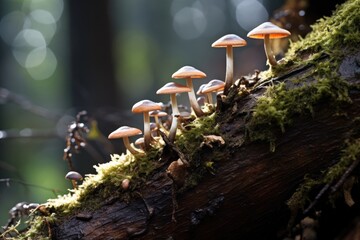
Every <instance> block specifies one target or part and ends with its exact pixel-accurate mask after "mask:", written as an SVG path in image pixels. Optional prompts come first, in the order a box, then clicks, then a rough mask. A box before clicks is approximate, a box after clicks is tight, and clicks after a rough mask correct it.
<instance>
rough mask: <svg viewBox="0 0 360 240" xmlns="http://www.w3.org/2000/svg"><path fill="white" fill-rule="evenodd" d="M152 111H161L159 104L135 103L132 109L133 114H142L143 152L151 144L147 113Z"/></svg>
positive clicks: (147, 101) (148, 102) (148, 101)
mask: <svg viewBox="0 0 360 240" xmlns="http://www.w3.org/2000/svg"><path fill="white" fill-rule="evenodd" d="M154 110H161V104H159V103H155V102H153V101H150V100H142V101H140V102H137V103H135V104H134V106H133V107H132V112H133V113H143V115H144V140H145V150H147V149H148V148H149V147H150V142H151V139H152V138H151V132H150V116H149V112H151V111H154Z"/></svg>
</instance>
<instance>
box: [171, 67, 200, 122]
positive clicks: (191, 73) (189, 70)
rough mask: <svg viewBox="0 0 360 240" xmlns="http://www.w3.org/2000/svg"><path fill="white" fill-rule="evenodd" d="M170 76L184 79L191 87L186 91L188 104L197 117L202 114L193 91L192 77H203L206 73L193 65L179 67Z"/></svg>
mask: <svg viewBox="0 0 360 240" xmlns="http://www.w3.org/2000/svg"><path fill="white" fill-rule="evenodd" d="M171 77H172V78H174V79H179V78H185V79H186V85H187V86H188V87H189V88H190V89H191V91H190V92H188V94H189V100H190V105H191V107H192V109H193V110H194V112H195V115H196V116H197V117H201V116H203V115H204V112H203V111H202V110H201V108H200V106H199V104H198V103H197V101H196V96H195V91H194V87H193V82H192V80H193V78H205V77H206V74H205V73H203V72H202V71H200V70H198V69H196V68H194V67H191V66H184V67H182V68H180V69H179V70H177V71H176V72H175V73H174V74H173V75H172V76H171Z"/></svg>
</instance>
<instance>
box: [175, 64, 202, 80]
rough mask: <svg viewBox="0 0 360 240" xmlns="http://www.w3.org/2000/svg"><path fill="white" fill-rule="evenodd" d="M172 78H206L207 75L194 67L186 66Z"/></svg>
mask: <svg viewBox="0 0 360 240" xmlns="http://www.w3.org/2000/svg"><path fill="white" fill-rule="evenodd" d="M171 77H172V78H175V79H177V78H205V77H206V74H205V73H204V72H202V71H200V70H198V69H196V68H194V67H192V66H184V67H182V68H180V69H179V70H177V71H176V72H175V73H174V74H173V75H172V76H171Z"/></svg>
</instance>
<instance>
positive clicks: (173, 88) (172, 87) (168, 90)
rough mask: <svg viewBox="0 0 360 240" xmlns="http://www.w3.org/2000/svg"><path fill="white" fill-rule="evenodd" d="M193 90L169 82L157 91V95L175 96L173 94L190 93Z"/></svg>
mask: <svg viewBox="0 0 360 240" xmlns="http://www.w3.org/2000/svg"><path fill="white" fill-rule="evenodd" d="M190 91H191V88H189V87H187V86H184V85H181V84H179V83H174V82H169V83H167V84H165V85H164V86H163V87H162V88H160V89H159V90H157V91H156V94H173V93H183V92H190Z"/></svg>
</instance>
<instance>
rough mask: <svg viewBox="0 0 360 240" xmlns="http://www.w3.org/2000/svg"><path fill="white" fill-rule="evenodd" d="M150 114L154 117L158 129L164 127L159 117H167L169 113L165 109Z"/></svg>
mask: <svg viewBox="0 0 360 240" xmlns="http://www.w3.org/2000/svg"><path fill="white" fill-rule="evenodd" d="M149 115H150V117H154V119H155V123H156V126H157V128H158V129H160V128H161V127H162V124H161V123H160V121H159V117H166V116H167V115H168V114H167V113H166V112H163V111H159V110H155V111H151V112H149Z"/></svg>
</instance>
